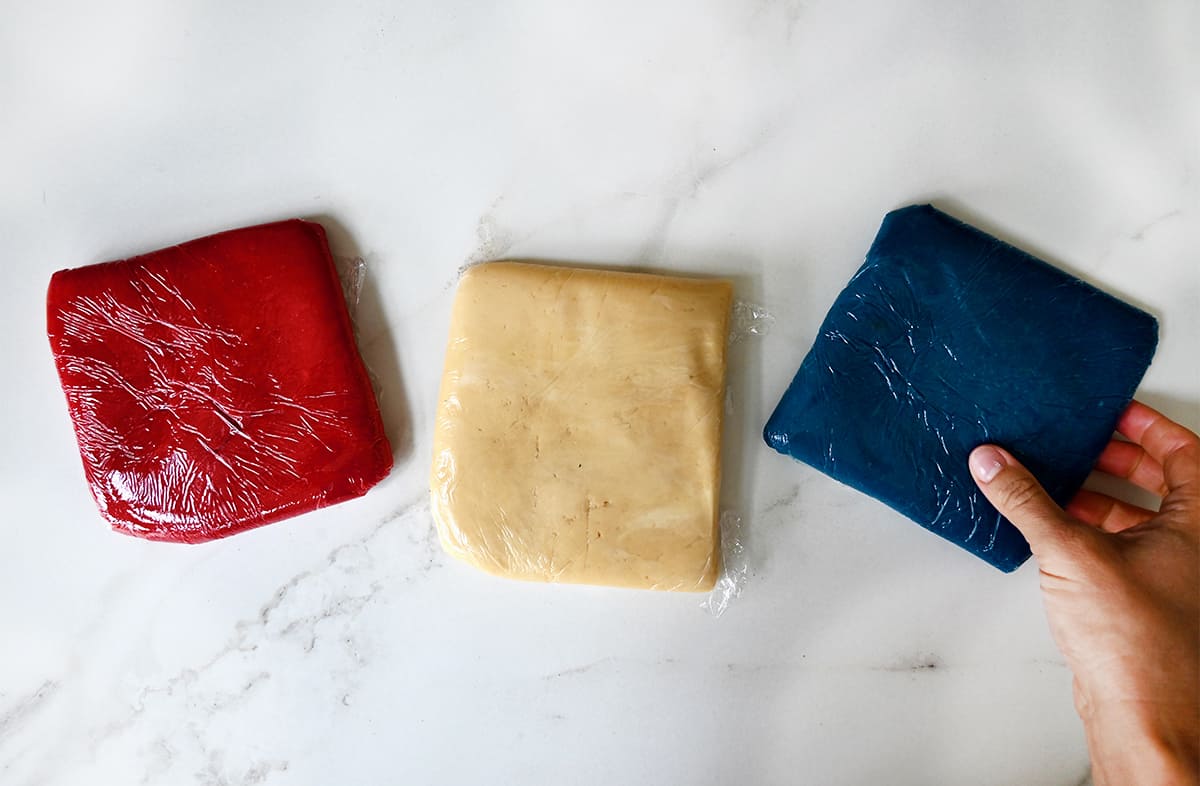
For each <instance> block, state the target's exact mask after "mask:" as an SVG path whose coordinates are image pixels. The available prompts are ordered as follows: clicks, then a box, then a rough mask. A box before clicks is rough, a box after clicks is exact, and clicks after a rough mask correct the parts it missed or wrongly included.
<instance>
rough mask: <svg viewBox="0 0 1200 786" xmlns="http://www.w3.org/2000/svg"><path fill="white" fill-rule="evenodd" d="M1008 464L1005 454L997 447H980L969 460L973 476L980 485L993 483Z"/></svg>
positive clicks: (968, 463) (972, 452)
mask: <svg viewBox="0 0 1200 786" xmlns="http://www.w3.org/2000/svg"><path fill="white" fill-rule="evenodd" d="M1007 464H1008V460H1007V458H1006V457H1005V455H1004V453H1003V452H1001V451H1000V449H999V448H997V447H996V446H995V445H980V446H979V447H977V448H975V449H974V450H972V451H971V455H970V456H969V457H968V458H967V465H968V466H969V467H970V469H971V475H972V476H973V477H974V478H975V480H976V482H978V483H985V484H986V483H991V482H992V481H993V480H995V479H996V476H997V475H999V474H1000V470H1002V469H1004V467H1005V466H1007Z"/></svg>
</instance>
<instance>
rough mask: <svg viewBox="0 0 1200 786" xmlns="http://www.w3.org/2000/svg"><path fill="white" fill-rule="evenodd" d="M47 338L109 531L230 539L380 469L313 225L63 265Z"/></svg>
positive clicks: (357, 488)
mask: <svg viewBox="0 0 1200 786" xmlns="http://www.w3.org/2000/svg"><path fill="white" fill-rule="evenodd" d="M47 332H48V334H49V338H50V345H51V349H52V350H53V353H54V360H55V363H56V365H57V368H58V373H59V377H60V380H61V382H62V387H63V392H64V393H65V394H66V398H67V406H68V409H69V411H70V415H71V419H72V421H73V422H74V426H75V434H76V437H77V440H78V443H79V452H80V456H81V457H82V459H83V466H84V472H85V475H86V477H87V481H88V484H89V486H90V487H91V491H92V494H93V496H94V497H95V499H96V503H97V505H98V506H99V508H100V512H101V513H102V514H103V515H104V517H105V518H106V519H108V521H109V522H110V523H111V524H112V526H113V528H114V529H116V530H117V531H120V532H123V533H126V534H130V535H136V536H138V537H142V538H148V539H151V540H164V541H175V542H185V543H195V542H200V541H206V540H211V539H214V538H220V537H225V536H227V535H231V534H233V533H236V532H240V531H242V530H245V529H249V528H252V527H257V526H261V525H263V524H267V523H270V522H272V521H276V520H279V519H282V518H286V517H288V516H293V515H296V514H299V513H303V512H306V511H310V510H313V509H315V508H319V507H323V506H326V505H332V504H335V503H338V502H341V501H344V500H347V499H351V498H353V497H357V496H361V495H362V494H365V493H366V491H367V490H368V489H370V488H371V487H372V486H374V485H375V484H376V483H378V482H379V481H380V480H381V479H382V478H383V477H384V476H385V475H387V473H388V471H389V469H390V468H391V464H392V452H391V447H390V446H389V444H388V441H387V438H386V436H385V435H384V431H383V425H382V423H381V422H380V418H379V411H378V408H377V406H376V402H375V397H374V394H373V392H372V390H371V386H370V383H369V382H368V379H367V374H366V371H365V370H364V368H363V364H362V360H361V359H360V357H359V354H358V350H357V347H356V346H355V343H354V338H353V334H352V332H351V326H350V320H349V317H348V315H347V311H346V303H345V300H344V296H343V290H342V285H341V283H340V282H339V279H338V274H337V271H336V270H335V268H334V264H333V260H332V258H331V257H330V254H329V248H328V244H327V242H326V239H325V232H324V230H323V229H322V228H321V227H320V225H318V224H314V223H310V222H306V221H298V220H293V221H283V222H279V223H274V224H265V225H262V226H256V227H248V228H244V229H237V230H233V231H230V232H224V233H221V234H218V235H213V236H211V237H205V238H201V239H199V240H193V241H191V242H188V243H184V244H182V245H179V246H174V247H172V248H167V249H163V250H161V251H156V252H153V253H150V254H146V255H144V256H139V257H134V258H131V259H125V260H120V261H116V262H109V263H105V264H100V265H91V266H89V267H83V268H76V269H73V270H63V271H59V272H58V273H55V274H54V277H53V278H52V279H51V282H50V288H49V293H48V295H47Z"/></svg>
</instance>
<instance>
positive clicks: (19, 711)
mask: <svg viewBox="0 0 1200 786" xmlns="http://www.w3.org/2000/svg"><path fill="white" fill-rule="evenodd" d="M60 687H61V686H60V685H59V683H57V682H55V681H53V680H46V681H45V682H43V683H42V684H41V685H39V686H38V688H37V690H35V691H34V692H33V693H30V694H29V695H27V696H24V697H22V698H21V699H18V700H17V703H16V705H14V706H13V708H12V709H10V710H8V711H7V712H5V713H4V714H3V715H0V742H3V741H4V739H5V738H6V737H7V736H8V735H9V734H11V733H12V732H13V730H15V729H16V728H17V727H19V726H20V725H21V724H22V723H24V722H25V721H26V720H28V719H29V718H30V717H31V716H33V715H34V714H35V713H36V712H37V711H38V710H39V709H41V708H42V707H43V706H44V705H45V704H46V703H47V702H48V701H50V699H52V698H54V694H56V693H58V690H59V688H60Z"/></svg>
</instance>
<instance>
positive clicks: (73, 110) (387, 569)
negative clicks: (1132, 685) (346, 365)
mask: <svg viewBox="0 0 1200 786" xmlns="http://www.w3.org/2000/svg"><path fill="white" fill-rule="evenodd" d="M1101 5H1102V6H1103V9H1102V10H1101V9H1100V6H1098V5H1096V4H1078V3H1074V4H1063V3H1045V2H1037V1H1035V0H1021V1H1020V2H1014V3H1003V4H998V3H990V2H949V1H946V2H934V1H933V0H905V1H903V2H892V3H884V2H876V3H870V2H824V1H823V0H805V2H803V3H801V2H794V1H792V0H786V1H780V2H770V1H769V0H759V2H735V1H734V0H696V1H692V2H683V1H682V0H680V1H679V2H664V3H655V2H605V3H600V2H596V3H588V4H585V3H573V2H534V1H533V0H519V1H517V2H509V3H481V2H472V1H471V0H452V1H449V2H448V1H447V0H416V1H415V2H407V3H387V2H381V0H359V1H358V2H353V3H321V2H312V1H311V0H292V1H291V2H279V1H278V0H277V1H276V2H268V3H210V4H204V3H176V4H173V3H154V2H149V0H116V2H112V3H88V2H75V3H71V2H63V1H62V0H41V1H40V2H36V3H34V2H29V3H9V4H8V5H7V7H6V8H5V12H4V17H5V19H4V22H3V24H0V107H2V110H0V114H2V118H0V182H2V183H3V187H2V188H0V254H2V256H3V260H4V265H5V266H4V286H3V287H0V306H2V310H0V314H2V318H3V320H4V322H3V324H4V341H3V349H2V350H0V351H2V352H3V355H2V357H3V368H4V373H3V375H2V376H0V391H2V393H3V411H2V413H0V428H2V433H3V442H2V443H0V444H2V447H0V498H2V499H3V500H4V514H3V516H0V519H2V521H3V523H2V525H0V526H2V528H3V535H4V543H5V547H4V548H3V549H2V550H0V623H2V625H3V629H2V633H0V782H3V783H5V784H19V785H28V786H33V784H46V785H49V784H79V783H93V784H132V783H149V784H159V783H200V784H258V783H266V784H382V783H389V784H390V783H405V784H409V783H411V784H419V783H447V784H451V783H453V784H468V783H469V784H476V783H495V784H533V783H572V784H613V783H622V784H623V783H647V784H726V783H755V784H757V783H763V784H776V783H803V784H847V785H850V784H876V783H886V784H889V785H890V786H906V785H908V784H912V785H913V786H916V785H918V784H920V785H921V786H929V785H930V784H954V785H956V786H957V785H959V784H995V785H996V786H1001V785H1004V784H1015V783H1021V784H1027V785H1028V786H1042V785H1044V786H1074V785H1075V784H1078V783H1080V782H1082V781H1084V780H1085V779H1086V777H1087V769H1088V768H1087V757H1086V751H1085V748H1084V743H1083V736H1082V732H1081V729H1080V727H1079V725H1078V721H1077V719H1076V718H1075V715H1074V712H1073V709H1072V706H1071V691H1070V675H1069V674H1068V673H1067V671H1066V670H1065V668H1064V667H1063V664H1062V661H1061V659H1060V658H1059V656H1058V654H1057V653H1056V652H1055V650H1054V647H1053V645H1052V643H1051V641H1050V638H1049V635H1048V633H1047V631H1046V626H1045V623H1044V620H1043V618H1042V612H1041V608H1040V603H1039V598H1038V590H1037V577H1036V569H1035V568H1034V566H1033V565H1032V564H1029V565H1027V566H1025V567H1024V568H1022V569H1021V570H1020V571H1019V572H1017V573H1016V574H1013V575H1002V574H1001V573H999V572H997V571H995V570H993V569H991V568H989V567H987V566H986V565H984V564H983V563H982V562H979V561H977V560H974V559H972V558H970V557H969V556H967V555H966V554H964V553H963V552H960V551H959V550H957V549H956V548H954V547H953V546H951V545H949V544H947V543H944V542H942V541H940V540H939V539H937V538H936V537H933V536H931V535H929V534H927V533H925V532H923V531H922V530H921V529H919V528H918V527H916V526H914V525H912V524H910V523H907V522H906V521H904V520H903V519H901V518H900V517H899V516H898V515H896V514H894V513H892V512H891V511H889V510H887V509H886V508H883V507H882V506H880V505H878V504H876V503H874V502H872V501H870V500H868V499H866V498H865V497H862V496H860V495H858V494H856V493H854V492H852V491H849V490H847V489H845V488H843V487H840V486H839V485H837V484H836V483H834V482H833V481H831V480H828V479H826V478H825V477H823V476H821V475H819V474H818V473H817V472H815V471H813V470H811V469H808V468H807V467H804V466H801V465H799V464H795V463H792V462H790V461H788V460H786V459H784V458H782V457H780V456H778V455H776V454H774V453H772V452H771V451H770V450H768V449H767V448H766V447H765V446H764V445H763V444H762V443H761V441H760V439H759V431H760V428H761V426H762V423H763V421H764V419H765V417H766V415H767V414H768V413H769V411H770V408H771V407H772V406H773V405H774V403H775V402H776V401H777V400H778V397H779V395H780V394H781V393H782V391H783V389H784V387H785V386H786V384H787V382H788V380H789V379H790V378H791V376H792V374H793V373H794V372H795V370H796V367H797V365H798V364H799V362H800V359H801V358H802V356H803V355H804V353H805V352H806V351H807V349H808V346H809V344H810V342H811V340H812V337H813V335H814V332H815V330H816V328H817V326H818V325H819V323H820V320H821V318H822V316H823V315H824V312H825V309H826V308H827V306H828V304H829V303H830V302H831V301H832V298H833V297H834V295H835V294H836V293H837V291H838V290H839V289H840V287H841V286H842V285H843V284H844V282H845V281H846V280H847V278H848V277H849V276H850V274H851V273H852V272H853V271H854V269H855V268H856V267H857V265H858V264H859V262H860V261H861V258H862V256H863V254H864V252H865V251H866V248H867V246H868V244H869V242H870V240H871V238H872V237H873V235H874V232H875V229H876V228H877V226H878V222H879V220H880V218H881V217H882V215H883V213H884V212H885V211H887V210H888V209H891V208H894V207H897V206H900V205H903V204H907V203H911V202H915V201H927V200H933V201H935V202H936V203H937V204H938V205H939V206H941V207H943V208H944V209H947V210H949V211H951V212H953V213H955V214H957V215H959V216H960V217H963V218H966V219H968V220H974V221H975V222H977V223H979V224H981V225H982V226H983V227H985V228H987V229H990V230H992V231H993V232H996V233H998V234H1000V235H1002V236H1003V237H1005V238H1008V239H1010V240H1012V241H1014V242H1016V243H1018V244H1019V245H1021V246H1023V247H1025V248H1027V249H1029V250H1032V251H1034V252H1036V253H1039V254H1042V255H1043V256H1045V257H1046V258H1048V259H1050V260H1052V261H1054V262H1056V263H1058V264H1060V265H1062V266H1063V267H1065V268H1067V269H1068V270H1071V271H1073V272H1076V273H1077V274H1079V275H1081V276H1083V277H1084V278H1086V279H1087V280H1089V281H1091V282H1093V283H1095V284H1097V285H1099V286H1101V287H1103V288H1105V289H1107V290H1109V291H1111V292H1113V293H1116V294H1118V295H1120V296H1122V297H1125V298H1127V299H1129V300H1131V301H1133V302H1135V303H1138V304H1140V305H1142V306H1144V307H1146V308H1148V309H1150V310H1152V311H1153V312H1154V313H1156V314H1157V315H1158V316H1159V318H1160V319H1161V321H1162V344H1161V347H1160V349H1159V353H1158V356H1157V358H1156V360H1155V362H1154V365H1153V367H1152V368H1151V370H1150V373H1149V375H1148V376H1147V378H1146V380H1145V383H1144V385H1143V388H1142V391H1143V394H1142V395H1143V397H1144V398H1145V399H1146V400H1147V401H1149V402H1150V403H1152V404H1154V405H1156V406H1158V407H1160V408H1161V409H1163V410H1165V411H1166V412H1167V413H1169V414H1171V415H1173V416H1175V417H1176V418H1177V419H1181V420H1183V421H1185V422H1187V423H1189V424H1190V425H1192V426H1193V427H1195V426H1197V425H1198V421H1200V413H1198V412H1197V401H1200V376H1198V372H1197V364H1196V354H1195V352H1196V350H1195V342H1196V340H1197V338H1198V337H1200V284H1198V282H1197V269H1198V266H1197V257H1198V255H1200V250H1198V249H1200V214H1198V212H1197V208H1198V207H1200V100H1198V92H1197V91H1198V88H1197V85H1198V84H1200V54H1197V53H1198V52H1200V46H1197V39H1198V36H1197V31H1198V29H1200V12H1198V10H1197V6H1196V5H1195V3H1193V2H1191V0H1163V1H1161V2H1155V3H1125V4H1121V3H1106V4H1101ZM290 216H306V217H315V218H317V219H318V220H321V221H322V222H323V223H325V225H326V226H327V227H328V228H329V229H330V230H331V236H332V240H333V244H334V250H335V252H336V253H338V254H342V255H354V254H358V255H361V256H362V257H364V258H365V259H366V262H367V265H368V267H369V270H370V279H369V283H368V287H367V291H366V293H365V295H364V300H363V302H362V304H361V306H360V309H359V320H360V326H361V329H362V345H363V346H362V349H363V354H364V357H365V358H366V360H367V362H368V364H369V365H370V367H371V368H372V370H373V371H374V373H375V374H376V376H377V377H378V379H379V382H380V385H381V388H382V402H381V403H382V408H383V413H384V418H385V421H386V423H387V425H388V427H389V430H390V433H391V435H392V437H393V439H394V442H395V444H396V446H397V449H398V452H397V463H396V468H395V470H394V471H393V472H392V474H391V476H390V477H389V478H388V479H387V480H386V481H385V482H384V483H382V484H381V485H380V486H379V487H378V488H376V489H375V490H374V491H372V492H371V493H370V494H369V495H367V496H366V497H364V498H362V499H359V500H356V501H353V502H350V503H347V504H344V505H340V506H338V507H336V508H332V509H327V510H324V511H320V512H318V513H315V514H311V515H307V516H304V517H302V518H298V519H293V520H290V521H287V522H283V523H279V524H275V525H272V526H269V527H265V528H263V529H260V530H257V531H254V532H250V533H246V534H242V535H238V536H236V537H233V538H230V539H228V540H225V541H221V542H216V543H211V544H207V545H203V546H195V547H174V546H170V545H163V544H153V543H147V542H141V541H138V540H134V539H130V538H127V537H122V536H118V535H115V534H112V533H110V532H109V531H108V529H107V527H106V526H105V525H104V523H103V522H102V521H101V519H100V518H99V516H98V514H97V513H96V510H95V506H94V504H93V502H92V500H91V498H90V497H89V495H88V491H87V489H86V487H85V485H84V482H83V478H82V472H81V468H80V463H79V458H78V455H77V452H76V449H75V444H74V439H73V436H72V432H71V427H70V422H69V420H68V418H67V413H66V407H65V405H64V402H63V399H62V395H61V393H60V391H59V389H58V386H57V380H56V377H55V374H54V370H53V366H52V363H51V359H50V353H49V349H48V346H47V343H46V340H45V335H44V329H45V328H44V324H45V322H44V294H45V287H46V284H47V282H48V280H49V276H50V274H51V272H52V271H54V270H56V269H58V268H62V267H73V266H79V265H82V264H87V263H91V262H97V261H102V260H105V259H109V258H113V257H119V256H125V255H129V254H133V253H137V252H143V251H148V250H151V249H154V248H156V247H160V246H162V245H166V244H170V243H173V242H177V241H181V240H184V239H187V238H191V237H195V236H198V235H203V234H208V233H211V232H214V231H217V230H221V229H225V228H230V227H234V226H241V225H246V224H251V223H257V222H260V221H265V220H270V219H277V218H284V217H290ZM502 256H507V257H535V258H550V259H561V260H569V261H576V262H588V263H603V264H611V265H616V266H643V267H650V268H654V269H662V270H671V271H688V272H701V273H720V274H725V275H729V276H732V277H733V278H734V279H735V281H736V282H737V287H738V295H739V297H740V298H741V299H743V300H746V301H750V302H755V303H761V304H763V305H765V306H766V307H768V308H769V309H770V310H771V311H772V312H773V313H774V314H775V315H776V317H777V322H776V324H775V326H774V329H773V330H772V332H771V333H770V334H769V335H768V336H766V337H765V338H762V339H756V340H754V341H752V342H746V343H745V344H744V345H743V346H744V350H743V351H741V352H740V354H739V356H738V357H737V358H735V362H734V367H733V370H732V373H733V378H732V384H733V388H734V395H735V400H736V414H735V416H734V418H733V424H732V432H733V433H734V434H735V438H733V439H731V440H729V442H728V444H727V450H726V454H725V462H726V472H727V475H728V477H727V481H726V485H725V490H724V506H725V507H726V508H730V509H734V510H738V511H740V512H741V513H742V514H743V516H744V518H745V521H746V530H747V549H748V552H747V553H748V555H749V559H750V565H751V576H750V580H749V582H748V583H747V586H746V588H745V592H744V594H743V595H742V597H740V598H739V599H737V601H736V602H735V603H734V604H733V605H732V606H731V607H730V609H729V611H728V612H727V613H726V614H725V615H724V616H723V617H721V618H720V619H714V618H712V617H711V616H709V615H708V614H706V613H705V612H703V611H702V610H700V609H699V608H698V607H697V601H698V598H697V597H695V596H691V595H674V594H659V593H652V592H631V591H618V590H607V589H600V588H583V587H558V586H537V585H526V584H521V583H515V582H504V581H500V580H496V579H493V578H490V577H488V576H485V575H482V574H480V573H477V572H475V571H473V570H471V569H470V568H468V567H466V566H463V565H460V564H458V563H455V562H451V561H448V560H447V559H446V558H445V557H444V556H443V555H442V553H441V551H440V549H439V547H438V545H437V541H436V538H435V537H434V536H433V534H432V530H431V523H430V518H429V513H428V508H427V506H426V505H425V502H424V499H425V497H426V488H427V487H426V475H427V469H428V463H429V458H430V455H429V453H430V431H431V415H432V413H433V408H434V404H435V399H436V395H437V382H438V377H439V373H440V368H441V359H442V352H443V349H444V337H445V332H446V328H447V319H448V311H449V304H450V301H451V297H452V295H453V286H454V282H455V279H456V276H457V272H458V270H459V269H460V266H462V265H463V264H464V263H467V262H471V261H477V260H483V259H489V258H496V257H502Z"/></svg>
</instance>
